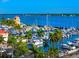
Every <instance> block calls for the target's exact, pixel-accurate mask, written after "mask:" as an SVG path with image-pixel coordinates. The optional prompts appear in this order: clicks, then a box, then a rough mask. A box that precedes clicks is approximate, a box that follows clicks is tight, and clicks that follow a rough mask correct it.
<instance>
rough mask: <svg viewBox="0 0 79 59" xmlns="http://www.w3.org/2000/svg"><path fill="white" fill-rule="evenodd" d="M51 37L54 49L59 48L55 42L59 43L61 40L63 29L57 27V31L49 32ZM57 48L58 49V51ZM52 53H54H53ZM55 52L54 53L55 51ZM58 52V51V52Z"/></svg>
mask: <svg viewBox="0 0 79 59" xmlns="http://www.w3.org/2000/svg"><path fill="white" fill-rule="evenodd" d="M49 38H50V41H51V44H52V47H53V48H52V51H53V50H54V51H55V49H57V50H58V48H56V47H55V43H57V44H58V42H59V40H61V39H62V31H61V30H60V29H56V30H55V32H51V33H50V34H49ZM57 50H56V51H57ZM50 53H51V51H49V54H50ZM51 54H52V53H51ZM53 54H54V53H53ZM56 54H57V53H56ZM54 56H55V54H54V55H53V57H54Z"/></svg>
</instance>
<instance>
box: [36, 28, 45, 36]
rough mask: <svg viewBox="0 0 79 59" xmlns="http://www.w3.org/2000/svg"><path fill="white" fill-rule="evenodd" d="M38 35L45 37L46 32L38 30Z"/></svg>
mask: <svg viewBox="0 0 79 59" xmlns="http://www.w3.org/2000/svg"><path fill="white" fill-rule="evenodd" d="M37 34H38V36H39V37H43V36H44V31H43V30H42V29H39V30H37Z"/></svg>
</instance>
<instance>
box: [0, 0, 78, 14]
mask: <svg viewBox="0 0 79 59" xmlns="http://www.w3.org/2000/svg"><path fill="white" fill-rule="evenodd" d="M23 13H41V14H42V13H51V14H52V13H54V14H55V13H79V0H0V14H23Z"/></svg>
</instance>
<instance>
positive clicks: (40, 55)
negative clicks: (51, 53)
mask: <svg viewBox="0 0 79 59" xmlns="http://www.w3.org/2000/svg"><path fill="white" fill-rule="evenodd" d="M31 50H32V51H33V53H34V57H35V58H45V57H46V55H45V52H44V51H43V50H42V49H41V48H37V47H36V46H35V45H34V44H32V49H31Z"/></svg>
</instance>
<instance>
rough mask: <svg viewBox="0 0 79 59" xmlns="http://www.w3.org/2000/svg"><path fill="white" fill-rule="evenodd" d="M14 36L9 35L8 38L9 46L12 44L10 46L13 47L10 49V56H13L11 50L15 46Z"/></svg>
mask: <svg viewBox="0 0 79 59" xmlns="http://www.w3.org/2000/svg"><path fill="white" fill-rule="evenodd" d="M16 42H17V41H16V38H15V36H13V35H9V38H8V42H7V43H8V44H9V45H10V46H12V48H13V51H12V57H13V52H14V48H15V46H16Z"/></svg>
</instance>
